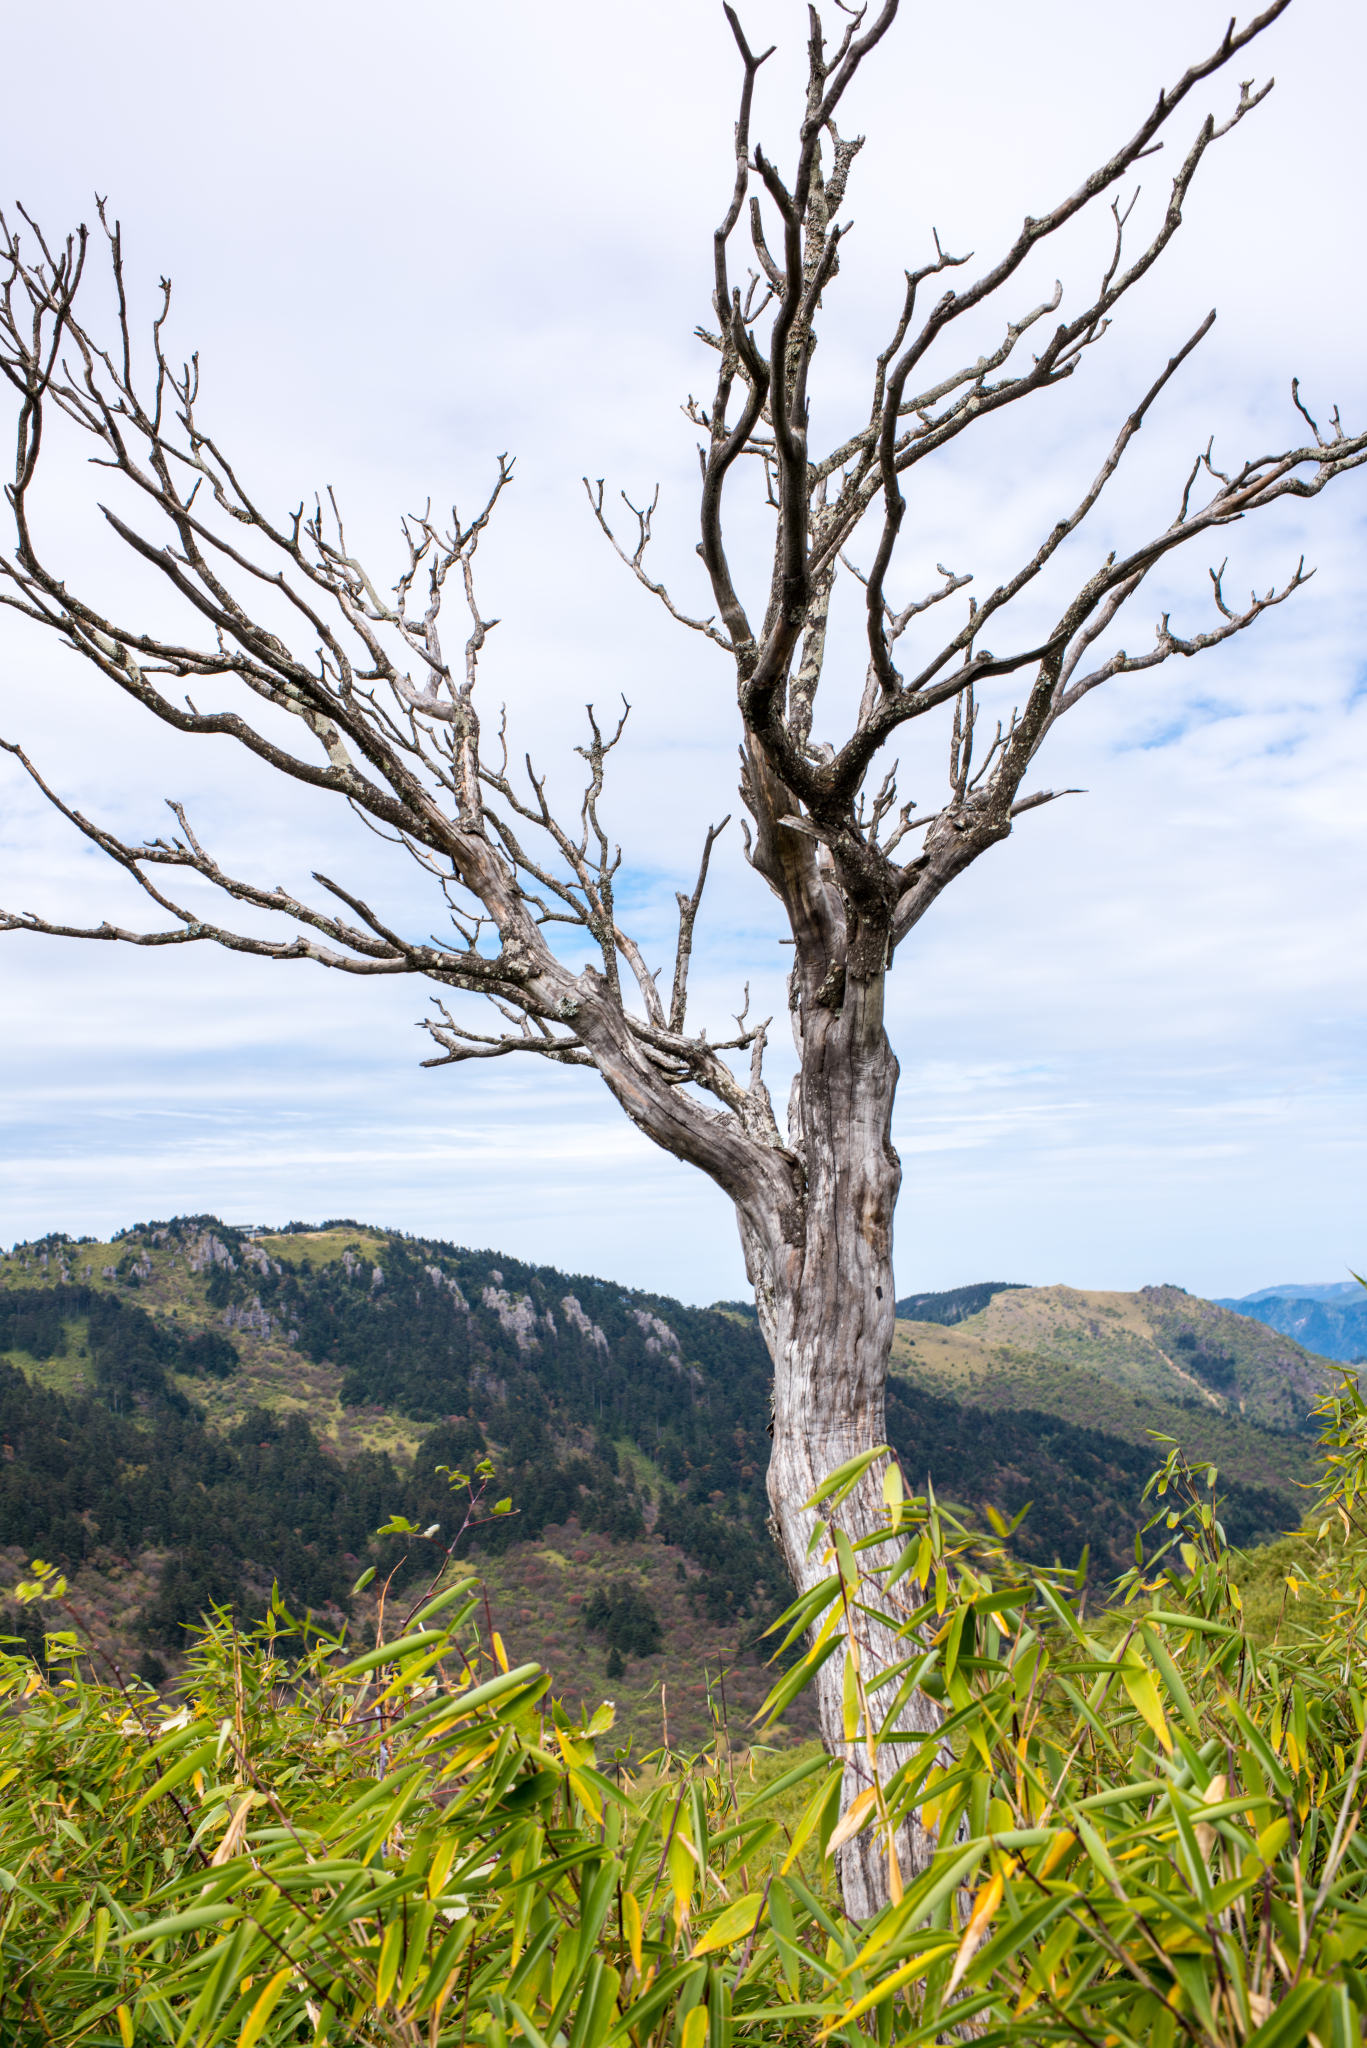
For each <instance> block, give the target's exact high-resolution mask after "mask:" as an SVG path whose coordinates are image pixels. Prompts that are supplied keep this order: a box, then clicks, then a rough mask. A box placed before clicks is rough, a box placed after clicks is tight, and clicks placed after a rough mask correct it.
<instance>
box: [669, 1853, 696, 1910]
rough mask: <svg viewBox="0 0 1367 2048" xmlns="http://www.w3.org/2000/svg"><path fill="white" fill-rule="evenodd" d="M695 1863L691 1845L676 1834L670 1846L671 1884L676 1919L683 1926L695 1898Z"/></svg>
mask: <svg viewBox="0 0 1367 2048" xmlns="http://www.w3.org/2000/svg"><path fill="white" fill-rule="evenodd" d="M694 1868H695V1861H694V1856H693V1849H692V1845H691V1843H689V1842H687V1841H686V1840H685V1839H684V1837H683V1836H682V1835H680V1834H676V1835H675V1837H674V1839H673V1841H672V1842H671V1843H670V1845H669V1882H670V1887H671V1889H672V1890H673V1893H674V1907H675V1912H674V1917H675V1919H676V1920H677V1921H678V1922H679V1923H680V1925H682V1922H683V1916H684V1914H685V1913H686V1912H687V1910H688V1902H689V1900H690V1899H691V1898H692V1896H693V1871H694Z"/></svg>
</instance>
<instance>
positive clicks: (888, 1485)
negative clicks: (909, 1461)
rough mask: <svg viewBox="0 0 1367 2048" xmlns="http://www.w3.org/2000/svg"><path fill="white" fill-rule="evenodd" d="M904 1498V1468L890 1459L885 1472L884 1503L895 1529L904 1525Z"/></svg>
mask: <svg viewBox="0 0 1367 2048" xmlns="http://www.w3.org/2000/svg"><path fill="white" fill-rule="evenodd" d="M904 1499H905V1495H904V1494H903V1492H902V1468H901V1466H900V1465H898V1464H897V1463H896V1461H895V1460H890V1461H889V1463H888V1467H887V1470H886V1471H885V1472H884V1474H883V1505H884V1506H885V1507H886V1508H887V1511H888V1514H889V1516H890V1517H891V1520H892V1526H893V1529H894V1531H896V1530H897V1529H900V1528H901V1526H902V1502H903V1500H904Z"/></svg>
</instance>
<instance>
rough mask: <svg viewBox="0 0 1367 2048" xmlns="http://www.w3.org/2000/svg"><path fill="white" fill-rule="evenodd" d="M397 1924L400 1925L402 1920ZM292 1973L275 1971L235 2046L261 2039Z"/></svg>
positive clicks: (288, 1968)
mask: <svg viewBox="0 0 1367 2048" xmlns="http://www.w3.org/2000/svg"><path fill="white" fill-rule="evenodd" d="M398 1924H399V1925H400V1926H401V1925H402V1922H399V1923H398ZM293 1975H294V1965H293V1964H292V1963H286V1965H285V1967H284V1969H283V1970H277V1971H276V1973H275V1975H274V1976H273V1977H272V1978H271V1980H270V1983H269V1984H268V1985H267V1986H266V1988H265V1990H264V1991H263V1992H262V1994H261V1996H260V1997H259V1998H258V1999H257V2001H256V2004H255V2005H254V2006H253V2007H252V2009H251V2011H250V2012H249V2013H248V2015H247V2024H246V2026H245V2027H244V2028H243V2029H242V2032H241V2033H240V2034H239V2035H238V2037H237V2048H254V2044H255V2043H256V2042H257V2041H259V2040H260V2039H261V2036H262V2035H263V2034H264V2033H265V2031H266V2022H267V2020H268V2019H269V2018H270V2016H271V2014H272V2012H274V2010H275V2001H276V1999H277V1998H279V1996H280V1994H281V1992H282V1991H283V1990H284V1988H285V1986H286V1984H288V1982H289V1980H290V1978H291V1977H292V1976H293ZM132 2038H133V2037H132V2035H131V2034H130V2035H129V2036H128V2039H129V2042H130V2043H131V2041H132Z"/></svg>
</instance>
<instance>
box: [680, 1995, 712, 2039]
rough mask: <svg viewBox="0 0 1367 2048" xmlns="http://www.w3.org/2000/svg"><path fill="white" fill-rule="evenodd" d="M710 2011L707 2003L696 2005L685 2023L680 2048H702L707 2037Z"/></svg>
mask: <svg viewBox="0 0 1367 2048" xmlns="http://www.w3.org/2000/svg"><path fill="white" fill-rule="evenodd" d="M707 2020H708V2013H707V2007H706V2006H705V2005H695V2006H694V2008H693V2010H692V2012H691V2013H690V2014H689V2015H688V2018H687V2019H686V2020H685V2021H684V2023H683V2035H682V2037H681V2039H680V2042H679V2048H702V2044H703V2042H704V2041H705V2040H706V2039H707Z"/></svg>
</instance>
